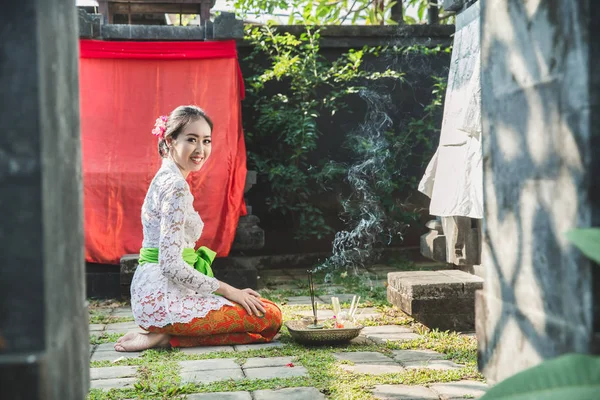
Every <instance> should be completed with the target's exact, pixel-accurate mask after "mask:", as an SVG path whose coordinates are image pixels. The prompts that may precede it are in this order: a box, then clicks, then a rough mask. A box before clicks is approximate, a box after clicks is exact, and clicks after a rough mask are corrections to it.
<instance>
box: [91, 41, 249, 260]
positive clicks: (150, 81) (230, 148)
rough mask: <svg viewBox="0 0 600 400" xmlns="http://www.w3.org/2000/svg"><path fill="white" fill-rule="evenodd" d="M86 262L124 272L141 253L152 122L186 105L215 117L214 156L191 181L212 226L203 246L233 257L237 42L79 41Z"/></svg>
mask: <svg viewBox="0 0 600 400" xmlns="http://www.w3.org/2000/svg"><path fill="white" fill-rule="evenodd" d="M80 50H81V52H80V55H81V58H80V71H79V73H80V97H81V101H80V104H81V110H80V114H81V133H82V151H83V186H84V214H85V246H86V252H85V254H86V261H88V262H96V263H106V264H118V263H119V260H120V258H121V256H122V255H124V254H130V253H138V251H139V249H140V247H141V244H142V226H141V220H140V218H141V207H142V203H143V201H144V196H145V195H146V190H147V189H148V186H149V184H150V181H151V180H152V178H153V177H154V175H155V173H156V171H157V170H158V168H159V167H160V164H161V160H160V157H159V156H158V151H157V141H156V138H155V137H154V136H153V135H152V134H151V130H152V128H153V126H154V121H155V120H156V118H157V117H158V116H160V115H165V114H168V113H169V112H170V111H171V110H173V109H174V108H175V107H177V106H179V105H182V104H196V105H198V106H200V107H201V108H203V109H204V110H206V112H207V113H208V115H209V116H210V117H211V118H212V120H213V122H214V124H215V127H214V130H213V151H212V154H211V156H210V158H209V159H208V161H207V163H206V164H205V166H204V167H203V169H202V170H201V171H200V172H197V173H193V174H190V177H189V179H188V182H189V183H190V187H191V189H192V194H193V195H194V198H195V203H194V207H195V208H196V210H197V211H198V212H199V213H200V216H201V217H202V219H203V220H204V223H205V227H204V232H203V233H202V237H201V238H200V241H199V242H198V243H197V245H198V246H200V245H203V246H207V247H209V248H211V249H213V250H215V251H216V252H217V254H218V256H221V257H223V256H226V255H227V254H228V253H229V250H230V247H231V243H232V241H233V238H234V236H235V230H236V227H237V223H238V219H239V216H240V215H244V214H245V213H246V209H245V206H244V202H243V192H244V185H245V179H246V148H245V144H244V137H243V132H242V128H241V105H240V101H241V99H242V98H243V93H244V87H243V81H242V80H241V74H240V70H239V64H238V61H237V51H236V45H235V42H234V41H224V42H102V41H91V40H82V41H80Z"/></svg>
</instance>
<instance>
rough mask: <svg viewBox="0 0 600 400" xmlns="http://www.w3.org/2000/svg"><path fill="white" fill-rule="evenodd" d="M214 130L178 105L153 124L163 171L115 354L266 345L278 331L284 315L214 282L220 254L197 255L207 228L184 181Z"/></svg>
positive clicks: (145, 214)
mask: <svg viewBox="0 0 600 400" xmlns="http://www.w3.org/2000/svg"><path fill="white" fill-rule="evenodd" d="M212 128H213V124H212V122H211V120H210V118H208V116H207V115H206V114H205V113H204V111H202V110H201V109H200V108H198V107H196V106H180V107H177V108H176V109H175V110H173V112H172V113H171V114H170V116H169V117H166V116H162V117H160V118H159V119H157V120H156V126H155V128H154V130H153V131H152V133H153V134H154V135H156V136H157V137H158V140H159V141H158V152H159V154H160V156H161V157H162V159H163V162H162V166H161V168H160V170H159V171H158V173H157V174H156V176H155V177H154V179H153V180H152V183H151V184H150V187H149V189H148V193H147V194H146V198H145V200H144V205H143V206H142V225H143V232H144V240H143V244H142V249H141V250H140V265H139V266H138V268H137V269H136V271H135V275H134V277H133V281H132V282H131V307H132V311H133V315H134V318H135V321H136V323H137V324H138V325H140V326H141V327H142V328H143V329H145V330H146V331H148V332H144V333H134V332H130V333H128V334H127V335H125V336H123V337H122V338H120V339H119V340H118V342H117V343H116V344H115V350H117V351H141V350H145V349H149V348H156V347H194V346H204V345H217V344H246V343H260V342H268V341H270V340H272V339H273V337H274V336H275V335H276V334H277V332H278V331H279V329H280V328H281V310H280V309H279V308H278V307H277V306H276V305H275V304H274V303H272V302H270V301H268V300H265V299H261V298H260V296H259V294H258V293H257V292H255V291H254V290H252V289H243V290H240V289H236V288H234V287H233V286H230V285H228V284H226V283H224V282H221V281H219V280H217V279H215V278H214V277H212V270H211V268H210V264H211V262H212V260H213V258H214V256H215V253H214V252H212V251H211V250H209V249H207V248H204V247H203V248H200V249H199V250H198V251H194V249H193V247H194V244H195V243H196V241H197V240H198V239H199V238H200V235H201V234H202V229H203V227H204V223H203V222H202V219H200V216H199V215H198V213H196V211H194V208H193V200H194V199H193V197H192V194H191V192H190V188H189V186H188V184H187V182H186V178H187V176H188V175H189V174H190V173H191V172H195V171H198V170H200V169H201V168H202V166H203V165H204V163H205V162H206V160H207V159H208V157H209V156H210V153H211V145H212V136H211V135H212Z"/></svg>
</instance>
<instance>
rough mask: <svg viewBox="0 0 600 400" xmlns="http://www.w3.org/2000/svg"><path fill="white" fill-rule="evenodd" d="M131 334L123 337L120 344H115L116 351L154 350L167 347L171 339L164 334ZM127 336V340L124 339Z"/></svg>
mask: <svg viewBox="0 0 600 400" xmlns="http://www.w3.org/2000/svg"><path fill="white" fill-rule="evenodd" d="M131 333H133V335H132V336H129V334H127V335H125V336H123V338H122V339H123V340H122V341H121V342H120V343H118V342H117V343H116V344H115V350H116V351H142V350H147V349H154V348H165V347H169V340H170V339H171V337H170V336H169V335H167V334H165V333H137V332H131ZM127 336H129V337H128V338H126V337H127Z"/></svg>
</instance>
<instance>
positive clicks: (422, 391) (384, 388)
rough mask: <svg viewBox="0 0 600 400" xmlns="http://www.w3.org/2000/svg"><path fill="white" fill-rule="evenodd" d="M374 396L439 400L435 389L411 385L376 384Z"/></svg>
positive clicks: (402, 399) (385, 399)
mask: <svg viewBox="0 0 600 400" xmlns="http://www.w3.org/2000/svg"><path fill="white" fill-rule="evenodd" d="M373 396H374V397H375V398H377V399H381V400H439V397H438V395H437V394H436V393H435V392H434V391H432V390H430V389H428V388H426V387H424V386H410V385H376V386H375V389H374V390H373Z"/></svg>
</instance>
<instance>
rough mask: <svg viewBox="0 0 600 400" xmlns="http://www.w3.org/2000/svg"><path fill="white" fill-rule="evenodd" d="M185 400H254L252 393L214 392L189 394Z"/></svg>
mask: <svg viewBox="0 0 600 400" xmlns="http://www.w3.org/2000/svg"><path fill="white" fill-rule="evenodd" d="M185 400H252V396H251V395H250V392H214V393H196V394H189V395H187V396H186V398H185Z"/></svg>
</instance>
